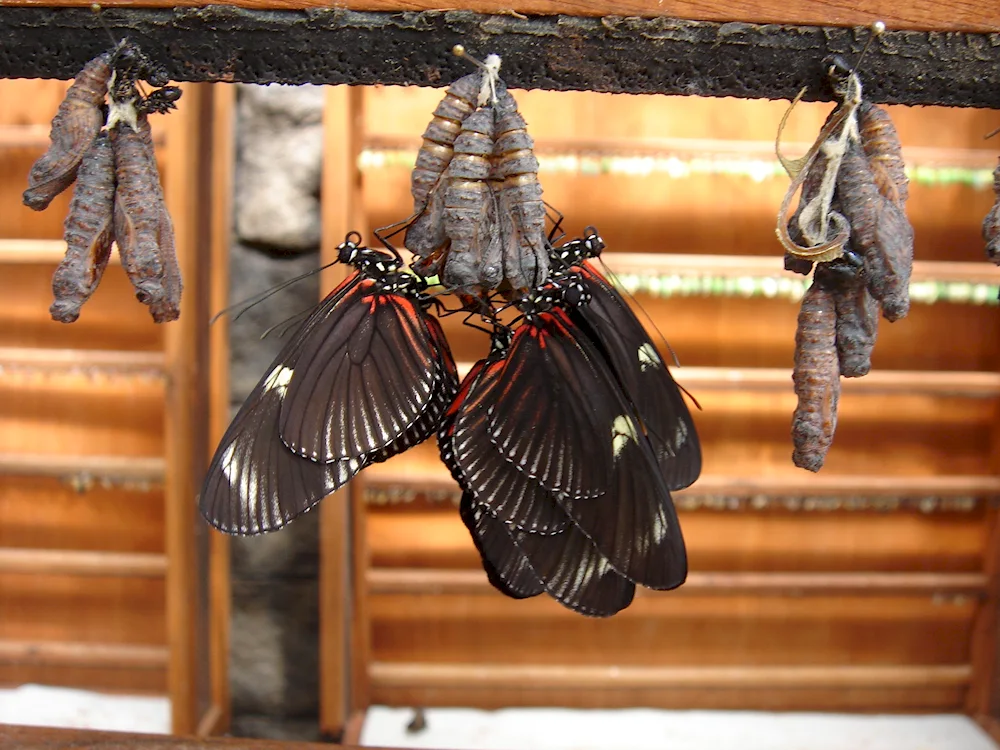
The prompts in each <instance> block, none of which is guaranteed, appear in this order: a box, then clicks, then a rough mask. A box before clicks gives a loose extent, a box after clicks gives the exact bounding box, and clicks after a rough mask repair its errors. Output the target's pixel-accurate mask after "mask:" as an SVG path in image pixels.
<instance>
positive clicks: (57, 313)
mask: <svg viewBox="0 0 1000 750" xmlns="http://www.w3.org/2000/svg"><path fill="white" fill-rule="evenodd" d="M114 198H115V171H114V155H113V153H112V148H111V140H110V138H109V136H108V133H107V131H102V132H101V133H99V134H98V136H97V137H96V138H95V139H94V141H93V143H91V144H90V148H88V149H87V151H86V152H85V153H84V154H83V159H82V160H81V162H80V168H79V170H78V172H77V178H76V187H75V188H74V190H73V199H72V201H70V204H69V214H67V216H66V222H65V225H64V233H63V236H64V237H65V239H66V257H65V258H64V259H63V261H62V262H61V263H60V264H59V267H58V268H57V269H56V272H55V274H54V275H53V277H52V293H53V296H54V297H55V301H54V302H53V303H52V306H51V307H50V308H49V313H50V314H51V315H52V319H53V320H57V321H59V322H61V323H72V322H73V321H74V320H76V319H77V318H78V317H80V308H81V307H82V306H83V303H84V302H86V301H87V300H88V299H90V295H92V294H93V293H94V290H96V289H97V285H98V283H99V282H100V280H101V276H102V275H103V274H104V269H105V268H106V267H107V265H108V259H109V258H110V257H111V244H112V241H113V234H112V216H113V212H114Z"/></svg>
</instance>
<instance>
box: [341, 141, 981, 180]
mask: <svg viewBox="0 0 1000 750" xmlns="http://www.w3.org/2000/svg"><path fill="white" fill-rule="evenodd" d="M415 162H416V154H415V152H413V151H408V150H402V149H384V150H382V149H378V150H376V149H365V150H364V151H362V152H361V154H360V156H359V157H358V168H359V169H360V170H362V171H366V170H371V169H386V168H390V169H396V168H405V169H413V165H414V163H415ZM538 170H539V172H541V173H545V174H560V173H561V174H581V175H587V176H599V175H628V176H631V177H649V176H651V175H666V176H667V177H670V178H672V179H682V178H685V177H692V176H695V175H725V176H729V177H741V178H747V179H750V180H752V181H753V182H764V181H765V180H769V179H775V178H782V179H786V180H787V179H788V175H787V174H786V173H785V170H784V169H783V168H782V166H781V164H780V163H779V162H778V161H777V160H776V159H775V160H770V159H753V158H738V157H721V156H711V157H707V156H695V157H691V158H686V159H682V158H680V157H677V156H599V155H586V154H550V155H546V154H542V155H539V156H538ZM906 176H907V177H908V178H909V179H910V181H911V182H913V183H915V184H918V185H928V186H937V185H940V186H946V185H966V186H968V187H971V188H973V189H975V190H990V189H992V188H993V169H992V168H988V169H971V168H966V167H947V166H945V167H932V166H922V165H916V166H907V167H906Z"/></svg>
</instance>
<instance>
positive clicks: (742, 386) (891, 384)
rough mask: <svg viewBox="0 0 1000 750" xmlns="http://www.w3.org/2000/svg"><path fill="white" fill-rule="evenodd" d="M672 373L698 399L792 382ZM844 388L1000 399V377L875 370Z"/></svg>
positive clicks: (760, 371) (778, 372)
mask: <svg viewBox="0 0 1000 750" xmlns="http://www.w3.org/2000/svg"><path fill="white" fill-rule="evenodd" d="M998 280H1000V279H998ZM673 373H674V376H675V377H676V378H677V379H678V380H679V381H680V382H682V383H683V384H684V387H685V388H688V389H689V390H691V391H692V392H694V393H695V394H696V395H697V393H698V392H699V391H702V390H738V391H782V392H785V391H788V390H789V389H790V388H791V382H792V371H791V370H785V369H782V368H763V367H761V368H736V367H679V368H677V369H675V370H673ZM841 386H842V388H843V390H844V392H846V393H899V394H906V395H915V394H921V395H929V396H967V397H969V398H995V397H996V396H1000V373H995V372H944V371H930V372H919V371H911V370H873V371H872V372H870V373H868V374H867V375H865V376H864V377H863V378H843V379H841Z"/></svg>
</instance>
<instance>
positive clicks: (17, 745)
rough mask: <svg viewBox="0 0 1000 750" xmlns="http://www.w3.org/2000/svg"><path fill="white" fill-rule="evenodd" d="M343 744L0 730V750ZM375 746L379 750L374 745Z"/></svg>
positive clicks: (268, 749) (220, 749) (261, 749)
mask: <svg viewBox="0 0 1000 750" xmlns="http://www.w3.org/2000/svg"><path fill="white" fill-rule="evenodd" d="M339 747H340V745H331V744H328V743H324V744H316V743H312V742H296V741H293V740H252V739H245V738H242V737H240V738H220V737H213V738H197V739H196V738H193V737H167V736H164V735H152V734H138V733H135V732H98V731H94V730H91V729H59V728H52V727H25V726H12V725H7V726H4V727H3V730H2V731H0V750H28V749H29V748H31V749H34V750H70V749H71V748H76V750H85V749H87V750H98V749H99V748H101V749H103V750H125V749H126V748H128V749H129V750H202V748H204V749H205V750H337V748H339ZM373 750H377V749H375V748H373Z"/></svg>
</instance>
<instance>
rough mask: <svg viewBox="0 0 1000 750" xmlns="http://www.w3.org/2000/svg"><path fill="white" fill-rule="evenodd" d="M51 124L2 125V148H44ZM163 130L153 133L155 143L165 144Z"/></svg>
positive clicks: (0, 142)
mask: <svg viewBox="0 0 1000 750" xmlns="http://www.w3.org/2000/svg"><path fill="white" fill-rule="evenodd" d="M49 129H50V126H49V125H47V124H41V123H27V124H22V125H0V150H3V149H13V148H32V149H43V148H47V147H48V145H49V142H50V141H49ZM163 141H164V138H163V133H162V132H159V133H157V132H154V133H153V143H154V145H156V146H161V145H162V144H163Z"/></svg>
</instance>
